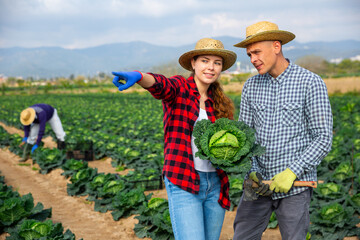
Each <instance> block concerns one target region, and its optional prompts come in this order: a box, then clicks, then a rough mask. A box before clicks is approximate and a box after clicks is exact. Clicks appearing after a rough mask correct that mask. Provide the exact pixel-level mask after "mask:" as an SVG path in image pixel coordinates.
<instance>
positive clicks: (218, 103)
mask: <svg viewBox="0 0 360 240" xmlns="http://www.w3.org/2000/svg"><path fill="white" fill-rule="evenodd" d="M198 57H199V56H195V57H194V60H195V61H196V59H197V58H198ZM191 76H193V77H195V72H194V70H193V71H192V73H191ZM219 78H220V76H219ZM209 90H211V92H212V95H213V100H214V110H215V118H216V119H219V118H228V119H231V120H234V111H235V107H234V102H233V101H232V100H231V99H230V98H229V97H228V96H226V95H225V93H224V90H223V88H222V87H221V85H220V82H219V80H216V81H215V82H213V83H212V84H211V85H210V87H209Z"/></svg>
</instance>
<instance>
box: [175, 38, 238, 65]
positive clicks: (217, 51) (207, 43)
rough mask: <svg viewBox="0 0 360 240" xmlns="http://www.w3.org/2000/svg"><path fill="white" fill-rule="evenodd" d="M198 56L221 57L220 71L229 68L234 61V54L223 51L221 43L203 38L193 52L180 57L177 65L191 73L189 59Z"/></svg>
mask: <svg viewBox="0 0 360 240" xmlns="http://www.w3.org/2000/svg"><path fill="white" fill-rule="evenodd" d="M199 55H216V56H220V57H222V58H223V60H224V62H223V68H222V71H225V70H226V69H228V68H230V67H231V66H232V65H233V64H234V63H235V61H236V53H234V52H232V51H229V50H225V49H224V45H223V44H222V42H221V41H219V40H215V39H212V38H203V39H200V40H199V41H198V42H197V43H196V45H195V49H194V50H191V51H189V52H186V53H184V54H183V55H181V56H180V58H179V63H180V65H181V66H182V67H183V68H185V69H186V70H189V71H192V70H193V68H192V66H191V59H192V58H193V57H195V56H199Z"/></svg>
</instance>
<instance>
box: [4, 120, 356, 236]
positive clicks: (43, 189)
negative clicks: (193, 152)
mask: <svg viewBox="0 0 360 240" xmlns="http://www.w3.org/2000/svg"><path fill="white" fill-rule="evenodd" d="M0 125H1V126H3V127H4V128H5V129H6V130H7V131H8V132H9V133H11V134H14V133H18V134H20V135H23V132H22V131H21V130H19V129H16V128H13V127H8V126H6V125H5V124H3V123H1V122H0ZM43 141H44V146H45V147H50V148H53V147H56V143H55V142H53V141H52V139H51V137H47V138H44V139H43ZM19 159H20V157H19V156H17V155H15V154H13V153H11V152H10V151H9V150H7V149H0V171H1V175H3V176H5V183H6V184H7V185H10V186H13V188H14V189H16V190H17V191H18V192H19V193H20V194H22V195H24V194H27V193H31V194H32V196H33V198H34V202H35V204H37V203H38V202H41V203H42V204H43V205H44V208H51V209H52V218H51V219H52V220H53V221H54V222H61V223H62V225H63V227H64V229H65V230H66V229H70V230H71V231H72V232H73V233H74V234H75V235H76V239H80V238H83V239H84V240H100V239H106V240H119V239H124V240H133V239H140V238H138V237H136V235H135V232H134V230H133V228H134V226H135V224H136V223H137V219H134V217H135V216H130V217H128V218H122V219H120V220H119V221H114V220H113V218H112V215H111V213H110V212H107V213H99V212H96V211H94V204H93V203H92V202H88V201H86V197H72V196H69V195H68V194H67V191H66V184H67V183H68V182H69V180H67V179H66V178H65V177H64V176H62V175H61V173H62V171H63V170H62V169H56V170H53V171H51V172H50V173H48V174H45V175H43V174H40V173H39V172H38V171H37V170H34V168H38V166H37V165H36V164H35V165H33V164H32V160H31V159H29V160H27V161H26V162H25V163H26V165H23V164H21V165H20V164H19V162H18V160H19ZM89 166H90V167H92V168H97V169H98V172H105V173H108V172H109V173H115V169H114V168H113V167H112V166H111V159H110V158H105V159H102V160H96V161H91V162H89ZM124 174H126V172H124ZM147 193H150V192H147ZM152 193H153V194H154V195H153V196H154V197H162V198H167V196H166V190H165V189H162V190H155V191H152ZM235 214H236V212H235V211H227V212H226V215H225V221H224V224H223V228H222V232H221V236H220V240H228V239H232V237H233V221H234V218H235ZM6 235H7V234H6V233H4V234H2V235H0V240H1V239H5V238H6ZM144 239H146V238H144ZM262 239H263V240H280V239H281V236H280V232H279V230H278V229H267V230H266V231H265V232H264V234H263V237H262ZM346 239H348V240H350V239H352V240H355V239H358V238H346Z"/></svg>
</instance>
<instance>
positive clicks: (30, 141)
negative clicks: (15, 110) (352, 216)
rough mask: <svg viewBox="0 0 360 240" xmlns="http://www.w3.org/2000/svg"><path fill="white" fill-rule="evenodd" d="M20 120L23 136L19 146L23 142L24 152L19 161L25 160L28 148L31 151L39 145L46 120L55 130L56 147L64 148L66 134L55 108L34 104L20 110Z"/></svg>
mask: <svg viewBox="0 0 360 240" xmlns="http://www.w3.org/2000/svg"><path fill="white" fill-rule="evenodd" d="M20 122H21V124H22V125H24V138H23V140H22V142H21V144H20V146H23V145H24V144H25V147H24V154H23V157H22V159H21V160H20V162H24V161H26V159H27V156H28V154H29V151H30V149H31V153H33V152H34V151H35V149H37V148H38V147H39V146H40V143H41V139H42V137H43V136H44V133H45V126H46V123H47V122H48V123H49V124H50V126H51V128H52V130H53V131H54V132H55V135H56V138H57V145H58V149H65V135H66V134H65V132H64V129H63V127H62V125H61V121H60V118H59V116H58V114H57V110H56V109H55V108H53V107H52V106H50V105H48V104H44V103H39V104H34V105H32V106H30V107H28V108H26V109H25V110H23V111H22V112H21V114H20Z"/></svg>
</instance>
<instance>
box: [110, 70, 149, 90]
mask: <svg viewBox="0 0 360 240" xmlns="http://www.w3.org/2000/svg"><path fill="white" fill-rule="evenodd" d="M112 74H113V75H115V77H114V79H113V84H114V85H115V86H116V87H117V88H118V89H119V91H122V90H125V89H128V88H129V87H131V86H133V85H134V84H135V83H137V82H139V81H140V80H141V79H142V77H143V76H142V74H141V73H140V72H138V71H133V72H112ZM124 82H125V83H124Z"/></svg>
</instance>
